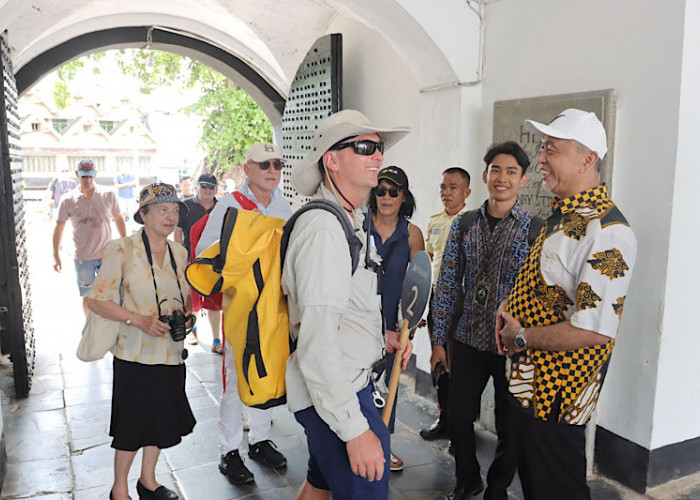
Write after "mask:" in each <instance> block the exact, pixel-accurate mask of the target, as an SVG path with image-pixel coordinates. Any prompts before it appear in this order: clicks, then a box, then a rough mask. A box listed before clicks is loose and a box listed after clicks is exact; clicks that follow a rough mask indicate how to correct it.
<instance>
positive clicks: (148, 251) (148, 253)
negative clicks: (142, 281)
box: [141, 228, 185, 318]
mask: <svg viewBox="0 0 700 500" xmlns="http://www.w3.org/2000/svg"><path fill="white" fill-rule="evenodd" d="M141 239H142V240H143V246H144V248H145V249H146V258H147V259H148V264H149V265H150V266H151V277H152V278H153V290H154V291H155V292H156V305H157V307H158V317H159V318H160V317H161V316H162V315H163V314H162V313H161V312H160V304H161V302H165V300H166V299H163V300H162V301H161V300H160V298H159V297H158V285H157V284H156V273H155V271H154V270H153V255H152V254H151V244H150V243H149V242H148V236H147V235H146V229H145V228H144V229H143V231H141ZM165 246H166V247H168V253H170V265H171V266H173V271H175V283H177V289H178V291H179V292H180V303H181V304H182V308H183V310H184V308H185V298H184V297H183V296H182V288H181V287H180V280H179V279H178V277H177V263H176V262H175V256H174V255H173V249H172V248H170V245H169V244H168V242H167V241H166V242H165Z"/></svg>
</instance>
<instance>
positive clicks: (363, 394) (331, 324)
mask: <svg viewBox="0 0 700 500" xmlns="http://www.w3.org/2000/svg"><path fill="white" fill-rule="evenodd" d="M408 132H409V129H408V128H405V127H393V128H387V127H379V126H376V125H374V124H372V123H371V122H370V121H369V119H368V118H367V117H365V116H364V115H363V114H362V113H360V112H359V111H355V110H344V111H341V112H339V113H336V114H334V115H331V116H329V117H328V118H326V119H325V120H324V121H323V122H321V124H320V126H319V127H318V129H317V131H316V134H315V136H314V139H313V142H312V144H311V150H310V152H309V153H308V154H307V156H306V157H305V158H304V159H303V160H301V161H300V162H299V163H298V164H297V165H295V166H294V167H293V168H292V184H293V185H294V187H295V188H296V189H297V190H298V191H299V193H301V194H303V195H306V196H313V197H314V198H320V199H326V200H330V201H332V202H334V203H337V204H338V205H340V206H341V207H342V208H343V209H345V211H346V213H347V216H348V218H349V219H350V220H351V221H352V225H353V226H354V228H355V231H356V234H357V236H358V237H359V239H360V240H362V242H363V246H362V249H361V250H360V256H359V262H360V263H359V265H358V266H357V269H356V271H355V272H354V274H353V272H352V264H351V256H350V252H349V251H348V240H347V239H346V235H345V232H344V231H343V229H342V227H341V225H340V224H339V223H338V220H337V219H336V217H335V216H334V215H333V214H331V213H329V212H327V211H326V210H309V211H308V212H305V213H303V214H302V215H300V216H299V218H298V219H297V221H296V224H295V225H294V229H293V230H292V232H291V234H290V238H289V246H288V247H287V253H286V255H285V261H284V268H283V270H282V289H283V290H284V292H285V294H286V295H287V299H288V305H289V318H290V329H291V335H292V338H293V339H294V340H295V341H296V350H294V352H293V353H292V355H291V356H290V358H289V360H288V361H287V374H286V383H287V402H288V406H289V409H290V411H292V412H294V416H295V418H296V420H297V421H298V422H299V423H300V424H301V425H302V426H304V430H305V433H306V436H307V441H308V448H309V455H310V459H309V466H308V470H307V475H306V481H305V482H304V484H303V485H302V487H301V490H300V492H299V495H298V497H297V498H302V499H311V498H314V499H316V498H319V499H321V498H329V497H330V495H331V493H332V494H333V497H334V498H352V499H363V500H364V499H385V498H387V496H388V488H389V485H388V479H389V453H390V447H389V431H388V429H387V428H386V426H385V425H384V423H383V422H382V420H381V417H380V414H379V411H378V410H377V408H376V406H375V403H374V397H373V393H375V392H376V390H375V388H374V383H373V380H379V379H380V378H381V377H380V375H381V371H382V368H381V367H380V366H379V364H378V363H377V362H378V361H379V360H381V359H382V357H383V349H384V348H385V347H386V349H387V350H388V351H390V352H393V351H395V350H396V349H397V348H400V347H401V344H400V343H399V341H398V337H397V336H396V335H389V336H387V337H386V341H385V336H384V334H383V332H382V315H381V310H380V302H381V300H380V299H381V297H380V296H379V295H378V288H377V275H376V274H375V271H374V269H376V268H377V266H375V265H374V263H375V262H378V259H377V256H376V251H375V250H374V249H372V250H371V251H370V255H369V258H367V255H366V252H367V251H368V249H367V247H366V243H365V242H366V238H365V234H364V231H363V230H362V212H361V210H360V209H359V207H360V205H361V204H362V202H363V201H364V200H365V199H366V198H367V195H368V194H369V192H370V190H371V189H372V188H373V187H374V186H376V185H377V172H378V171H379V170H380V168H381V166H382V161H383V159H384V156H383V153H384V151H385V150H387V149H388V148H390V147H391V146H393V145H394V144H396V143H397V142H398V141H399V140H401V139H402V138H403V137H404V136H406V134H408ZM385 344H386V345H385ZM410 352H411V346H410V345H409V346H407V348H406V350H405V352H404V356H403V362H404V367H405V364H406V363H407V361H408V358H409V356H410Z"/></svg>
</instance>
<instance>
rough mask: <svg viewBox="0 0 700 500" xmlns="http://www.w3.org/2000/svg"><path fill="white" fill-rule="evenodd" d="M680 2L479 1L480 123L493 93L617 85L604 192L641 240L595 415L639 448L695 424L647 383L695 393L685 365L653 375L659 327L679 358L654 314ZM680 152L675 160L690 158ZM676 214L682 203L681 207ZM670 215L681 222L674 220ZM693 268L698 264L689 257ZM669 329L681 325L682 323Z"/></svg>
mask: <svg viewBox="0 0 700 500" xmlns="http://www.w3.org/2000/svg"><path fill="white" fill-rule="evenodd" d="M683 3H684V2H678V1H676V2H657V1H654V0H639V1H635V2H608V1H605V0H589V1H586V2H572V1H561V0H540V1H538V2H521V1H517V0H502V1H499V2H490V3H488V4H487V8H486V74H485V81H484V87H483V97H484V99H483V107H484V112H485V113H486V115H487V118H486V119H484V120H483V124H484V125H485V126H487V127H488V129H489V130H490V127H491V123H492V120H493V111H492V110H493V102H494V101H496V100H500V99H513V98H520V97H533V96H542V95H549V94H561V93H569V92H581V91H587V90H599V89H606V88H613V89H615V90H616V92H617V95H618V108H617V130H616V131H615V141H616V144H615V152H616V156H615V158H614V165H615V167H614V176H613V186H612V194H613V199H614V200H615V202H616V203H617V205H618V206H619V207H620V209H621V210H622V212H623V213H624V214H625V215H626V217H627V219H628V220H629V222H630V224H631V225H632V228H633V229H634V232H635V235H636V237H637V240H638V243H639V252H638V255H637V265H636V268H635V270H634V276H633V279H632V283H631V285H630V291H629V294H628V296H627V300H626V303H625V306H626V307H625V314H624V317H623V320H622V325H621V328H620V331H619V335H618V341H617V344H616V348H615V351H614V353H613V357H612V363H611V366H610V370H609V372H608V378H607V380H606V382H605V386H604V387H603V392H602V395H601V401H600V405H599V416H598V424H599V425H601V426H602V427H604V428H606V429H609V430H610V431H612V432H614V433H616V434H618V435H620V436H623V437H625V438H627V439H629V440H631V441H633V442H635V443H638V444H640V445H642V446H644V447H646V448H652V447H657V446H661V445H663V444H668V443H671V442H676V441H678V438H679V437H681V436H686V437H695V436H698V435H700V422H699V421H697V419H695V422H689V421H680V422H679V421H673V420H671V419H670V415H668V413H673V412H672V411H670V410H666V411H663V410H661V413H658V412H657V416H655V414H654V412H655V408H656V407H658V406H660V404H659V403H660V401H661V399H660V398H659V400H657V397H659V395H660V393H661V392H662V391H661V386H660V385H659V386H658V387H657V384H660V383H661V382H662V381H663V384H664V385H665V386H667V387H664V388H665V389H666V391H667V392H668V395H667V396H666V397H665V398H664V399H666V398H668V399H672V400H673V403H672V404H674V405H677V404H679V403H680V401H679V398H681V397H682V398H684V401H686V405H691V404H695V405H697V401H698V400H699V399H700V398H698V395H697V393H698V389H697V384H692V383H691V384H683V383H682V382H681V380H688V379H687V378H685V377H683V378H682V379H681V378H680V377H677V374H676V373H672V372H671V371H669V373H668V375H669V377H672V376H676V378H675V379H674V383H675V384H676V385H675V386H674V387H670V385H668V384H667V381H666V377H665V376H664V377H662V378H661V379H660V380H659V379H657V378H658V377H657V374H658V373H659V371H660V369H659V350H660V344H661V339H662V337H661V333H662V331H663V332H664V334H665V336H664V341H665V342H667V341H666V338H670V337H671V336H673V337H674V338H673V340H672V341H671V343H672V345H671V346H669V347H671V349H670V350H669V358H668V364H671V365H674V364H675V366H676V367H678V368H674V369H673V371H675V370H683V369H684V368H686V366H683V367H681V366H679V365H678V364H677V363H676V362H675V361H674V360H673V359H672V355H673V354H675V351H676V350H677V346H678V345H679V344H680V339H678V341H676V338H675V336H674V335H673V334H672V333H670V332H668V330H666V329H665V328H664V329H663V330H662V325H664V326H665V325H669V324H674V326H675V323H676V321H674V320H672V318H671V317H669V316H668V310H667V315H666V318H665V317H664V304H665V303H666V304H667V307H668V302H665V301H666V299H667V297H668V295H667V294H666V290H665V289H666V283H667V266H668V255H669V220H670V218H671V215H672V205H673V204H672V201H671V200H673V196H674V175H675V163H676V134H677V131H678V130H677V129H678V107H679V98H680V87H679V81H680V70H681V66H680V64H681V48H682V43H683V27H684V26H683V11H684V5H683ZM695 55H697V52H696V53H695ZM689 64H690V63H689ZM691 80H692V81H691ZM684 83H685V82H684ZM691 83H697V75H695V76H694V80H693V79H689V80H688V84H689V85H688V89H690V88H693V87H692V86H691V85H690V84H691ZM694 88H697V86H695V87H694ZM688 92H690V91H689V90H688ZM684 97H685V96H684ZM686 99H687V100H688V101H690V99H691V98H690V96H688V97H686ZM693 112H694V113H697V110H694V111H693ZM693 112H690V114H689V115H688V116H687V120H688V122H692V121H693V118H695V115H693V114H692V113H693ZM684 118H685V117H684ZM684 123H685V122H684ZM695 123H697V122H695ZM689 142H690V140H689ZM487 143H488V141H486V142H485V143H484V146H486V144H487ZM696 143H697V140H696ZM685 146H686V148H685V149H684V151H683V153H684V154H686V153H687V155H688V157H692V154H691V151H689V150H690V149H691V148H690V144H685ZM694 147H695V148H697V145H694ZM688 157H685V158H684V161H687V162H689V161H690V158H688ZM695 158H697V157H695ZM690 169H691V166H690V165H687V166H686V168H685V169H684V170H682V171H681V172H682V173H683V174H686V170H690ZM685 180H686V179H684V181H685ZM677 181H678V179H676V182H677ZM696 182H697V181H696ZM681 189H683V190H684V192H687V193H688V195H687V199H686V200H684V202H685V203H686V204H690V203H691V201H692V200H691V198H692V197H693V196H696V193H697V192H691V190H690V189H689V190H688V191H685V188H681ZM686 216H687V217H690V214H689V213H688V212H686ZM687 222H688V221H686V223H687ZM674 227H676V226H675V225H674ZM677 227H678V229H677V230H676V231H679V230H680V226H677ZM683 227H684V228H685V227H688V226H683ZM690 227H692V226H690ZM686 240H688V237H687V236H686V237H684V236H683V235H681V234H677V235H674V246H673V247H672V249H673V250H674V251H675V250H676V246H675V244H676V241H677V242H678V251H679V252H680V254H681V255H679V257H680V258H683V259H684V261H690V260H691V256H689V255H687V254H688V253H689V252H691V250H690V249H686V250H681V243H683V244H686V243H689V241H686ZM672 269H673V270H674V272H676V273H678V275H679V278H680V274H682V273H683V272H686V271H685V270H682V268H681V267H680V265H679V264H676V265H674V266H673V268H672ZM692 269H694V270H695V269H697V264H696V265H695V266H694V267H693V268H692ZM695 276H697V274H696V275H695ZM690 278H691V277H690V276H687V277H685V279H684V280H683V281H682V282H679V285H678V286H673V287H672V288H671V290H670V291H669V293H672V294H673V297H674V298H675V297H676V296H685V298H686V299H687V300H691V297H692V296H693V290H694V288H691V287H690V286H687V285H685V284H684V283H687V282H688V280H689V279H690ZM681 283H683V284H681ZM688 314H690V313H688ZM679 323H680V322H679ZM693 323H694V322H693V321H690V320H689V321H687V322H685V323H683V325H682V326H683V327H685V328H678V330H677V331H679V332H689V333H688V334H687V336H690V335H693V333H694V332H692V329H693V328H692V325H693ZM677 326H681V325H680V324H679V325H677ZM677 335H678V336H681V337H685V336H684V334H683V333H678V334H677ZM667 336H669V337H667ZM691 345H693V344H691ZM691 350H692V349H691ZM662 371H666V367H663V370H662ZM685 373H687V372H685ZM696 380H697V379H696ZM689 385H690V386H691V387H688V386H689ZM681 387H682V388H681ZM669 389H670V390H669ZM693 392H694V393H695V394H694V395H693V394H692V393H693ZM690 401H693V403H690ZM666 404H669V403H666ZM686 409H687V406H686ZM689 413H691V414H694V413H692V412H689ZM662 416H663V418H661V417H662ZM673 427H675V429H673V430H671V428H673ZM652 433H653V437H654V439H653V440H652Z"/></svg>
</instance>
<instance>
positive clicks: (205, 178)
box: [197, 174, 219, 186]
mask: <svg viewBox="0 0 700 500" xmlns="http://www.w3.org/2000/svg"><path fill="white" fill-rule="evenodd" d="M200 183H204V184H213V185H214V186H218V185H219V184H218V182H217V180H216V176H215V175H212V174H202V175H200V176H199V177H197V184H200Z"/></svg>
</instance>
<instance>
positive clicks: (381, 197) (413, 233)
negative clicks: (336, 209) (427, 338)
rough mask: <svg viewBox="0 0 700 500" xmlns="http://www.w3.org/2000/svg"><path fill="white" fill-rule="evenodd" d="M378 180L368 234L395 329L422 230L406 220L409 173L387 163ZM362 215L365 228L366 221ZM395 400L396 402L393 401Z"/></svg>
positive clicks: (387, 320) (411, 203) (388, 320)
mask: <svg viewBox="0 0 700 500" xmlns="http://www.w3.org/2000/svg"><path fill="white" fill-rule="evenodd" d="M377 180H378V181H379V183H378V184H377V187H375V188H373V189H372V191H371V192H370V195H369V208H370V212H369V213H370V214H371V215H372V217H371V227H370V234H371V235H372V237H373V238H374V244H375V246H376V247H377V253H379V255H381V257H382V268H383V271H384V276H383V278H382V311H383V314H384V324H385V325H386V329H387V330H391V331H395V330H397V329H398V321H399V320H398V312H399V299H400V298H401V286H402V285H403V279H404V276H405V274H406V268H407V267H408V263H409V262H410V261H411V258H413V256H414V255H415V254H416V253H417V252H420V251H421V250H424V249H425V243H424V240H423V232H422V231H421V230H420V228H419V227H418V226H416V225H414V224H411V223H410V222H408V219H409V218H410V217H411V216H412V215H413V212H414V210H415V208H416V202H415V199H414V198H413V194H411V192H410V191H409V190H408V177H406V173H405V172H404V171H403V170H401V169H400V168H399V167H394V166H392V167H386V168H383V169H382V170H380V171H379V174H377ZM368 222H369V221H368V220H367V217H365V231H366V230H367V224H368ZM393 365H394V355H393V354H389V353H387V354H386V370H387V371H386V380H387V383H388V382H389V378H390V377H391V369H392V367H393ZM394 403H396V402H394ZM395 419H396V404H394V409H393V411H392V413H391V420H390V421H389V431H390V432H391V433H393V432H394V421H395ZM389 468H390V469H391V470H392V471H399V470H402V469H403V460H401V459H400V458H399V457H397V456H396V455H394V453H393V452H392V453H391V463H390V465H389Z"/></svg>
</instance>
